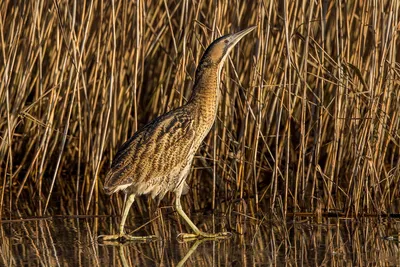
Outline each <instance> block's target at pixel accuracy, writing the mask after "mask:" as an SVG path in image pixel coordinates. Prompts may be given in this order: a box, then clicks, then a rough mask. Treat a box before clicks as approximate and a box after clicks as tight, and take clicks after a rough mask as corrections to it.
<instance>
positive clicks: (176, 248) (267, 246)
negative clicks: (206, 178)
mask: <svg viewBox="0 0 400 267" xmlns="http://www.w3.org/2000/svg"><path fill="white" fill-rule="evenodd" d="M160 214H161V213H160ZM118 221H119V218H105V217H100V218H49V219H37V220H27V221H20V222H11V223H10V222H4V221H3V222H2V223H1V224H0V227H1V228H0V230H1V235H2V238H1V241H0V242H1V243H0V250H1V253H0V254H1V256H0V265H4V266H274V265H278V266H282V265H286V266H297V265H299V266H325V265H327V266H367V265H373V266H376V265H378V266H396V265H398V264H400V260H399V259H400V251H399V243H398V242H395V241H389V240H387V238H385V237H388V236H394V237H396V236H397V235H398V233H399V226H400V223H398V222H397V221H396V220H393V219H391V220H379V219H377V218H374V219H363V220H361V221H355V220H352V219H337V218H326V219H324V220H323V223H322V224H316V223H314V222H313V220H312V219H309V218H296V220H295V221H294V220H293V219H292V218H290V220H288V221H279V220H267V219H264V220H255V219H249V218H247V219H244V218H229V219H228V218H224V217H215V216H195V218H194V221H195V223H197V224H198V226H199V228H201V229H202V230H207V231H215V230H221V229H222V230H224V229H225V228H228V230H229V231H231V232H233V236H232V237H231V238H230V239H228V240H223V241H210V240H204V241H197V242H194V241H193V242H187V243H179V242H178V241H177V239H176V235H177V234H178V233H179V232H181V231H185V232H189V229H188V228H187V226H186V225H185V224H184V223H183V221H180V220H179V218H178V217H177V216H176V214H174V213H170V214H169V215H165V214H164V215H162V214H161V215H159V216H158V217H156V218H155V219H154V220H152V221H151V222H150V223H149V224H147V225H145V226H144V227H143V228H141V229H140V230H139V231H137V232H135V234H138V235H139V234H140V235H144V234H156V235H157V236H160V240H158V241H155V242H151V243H127V244H124V245H107V244H102V243H99V242H97V238H96V237H97V236H98V235H99V234H107V233H110V231H112V230H113V229H116V228H117V225H116V223H117V222H118ZM145 222H146V221H145V220H138V219H136V220H135V221H133V220H131V221H129V222H128V226H129V225H134V226H133V227H132V228H135V227H138V226H140V225H141V224H143V223H145ZM213 228H214V230H213ZM127 229H129V227H127Z"/></svg>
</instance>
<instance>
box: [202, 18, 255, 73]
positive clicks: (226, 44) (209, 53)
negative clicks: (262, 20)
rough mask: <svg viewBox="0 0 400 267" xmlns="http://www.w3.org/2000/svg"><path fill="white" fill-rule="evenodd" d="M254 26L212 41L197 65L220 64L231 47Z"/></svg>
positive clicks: (209, 65)
mask: <svg viewBox="0 0 400 267" xmlns="http://www.w3.org/2000/svg"><path fill="white" fill-rule="evenodd" d="M255 28H256V26H253V27H250V28H247V29H245V30H242V31H240V32H237V33H233V34H227V35H224V36H222V37H220V38H218V39H216V40H215V41H214V42H212V43H211V44H210V45H209V46H208V48H207V49H206V51H205V52H204V54H203V57H202V58H201V60H200V64H199V66H201V67H203V68H204V67H211V66H218V67H220V66H222V65H223V64H224V62H225V59H226V58H227V56H228V54H229V52H230V51H231V50H232V49H233V47H234V46H235V45H236V44H237V43H238V42H239V41H240V40H241V39H242V38H243V37H244V36H245V35H246V34H248V33H249V32H251V31H252V30H254V29H255Z"/></svg>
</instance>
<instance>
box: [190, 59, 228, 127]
mask: <svg viewBox="0 0 400 267" xmlns="http://www.w3.org/2000/svg"><path fill="white" fill-rule="evenodd" d="M220 72H221V67H220V66H218V65H213V66H207V67H202V66H199V68H198V69H197V72H196V79H195V84H194V86H193V92H192V96H191V97H190V100H189V103H188V104H190V105H193V107H194V108H195V109H196V111H197V112H195V114H196V116H197V118H196V121H197V122H198V126H199V127H200V128H201V129H202V130H203V131H204V132H205V135H206V134H207V133H208V131H209V130H210V129H211V127H212V125H213V124H214V121H215V117H216V115H217V109H218V102H219V98H220V94H221V93H220V89H219V85H220V84H219V83H220Z"/></svg>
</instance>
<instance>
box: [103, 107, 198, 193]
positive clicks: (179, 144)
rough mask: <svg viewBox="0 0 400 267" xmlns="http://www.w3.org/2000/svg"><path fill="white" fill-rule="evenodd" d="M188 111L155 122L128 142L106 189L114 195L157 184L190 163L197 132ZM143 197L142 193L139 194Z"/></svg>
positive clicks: (177, 110) (121, 152)
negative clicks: (144, 185)
mask: <svg viewBox="0 0 400 267" xmlns="http://www.w3.org/2000/svg"><path fill="white" fill-rule="evenodd" d="M193 122H194V120H193V117H192V116H190V113H189V112H187V111H185V109H184V108H179V109H176V110H173V111H171V112H169V113H166V114H164V115H162V116H160V117H158V118H156V119H155V120H153V121H151V122H150V123H149V124H147V125H146V126H145V127H143V128H142V129H141V130H139V131H138V132H136V133H135V134H134V135H133V136H132V137H131V138H130V139H129V140H128V141H127V142H125V143H124V144H123V145H122V146H121V148H120V149H119V151H118V152H117V154H116V156H115V158H114V160H113V164H112V166H111V169H110V171H109V172H108V174H107V177H106V180H105V183H104V189H105V191H106V192H107V193H109V194H111V193H114V192H116V191H119V190H121V189H124V188H126V187H128V186H130V185H136V186H138V185H140V184H141V183H149V184H157V183H159V182H160V181H157V179H165V177H166V176H168V175H169V174H170V172H171V171H173V170H175V171H176V169H177V168H179V167H180V166H182V164H184V163H185V161H187V159H188V154H189V152H190V150H191V148H192V146H193V143H194V137H195V131H194V127H193ZM138 193H142V192H138Z"/></svg>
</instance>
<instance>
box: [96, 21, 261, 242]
mask: <svg viewBox="0 0 400 267" xmlns="http://www.w3.org/2000/svg"><path fill="white" fill-rule="evenodd" d="M254 28H255V27H251V28H248V29H246V30H243V31H240V32H238V33H235V34H230V35H225V36H222V37H220V38H218V39H217V40H215V41H214V42H213V43H212V44H211V45H210V46H209V47H208V48H207V50H206V51H205V52H204V55H203V57H202V59H201V60H200V63H199V66H198V67H197V70H196V77H195V84H194V87H193V92H192V96H191V97H190V99H189V101H188V102H187V104H186V105H184V106H181V107H179V108H177V109H175V110H172V111H170V112H168V113H166V114H164V115H161V116H160V117H158V118H156V119H154V120H153V121H151V122H150V123H148V124H147V125H146V126H144V127H143V128H142V129H140V130H139V131H137V132H136V133H135V134H134V135H133V136H132V137H131V138H130V139H129V140H128V141H127V142H125V143H124V144H123V145H122V147H121V148H120V150H119V151H118V153H117V154H116V156H115V158H114V161H113V164H112V166H111V169H110V171H109V172H108V174H107V177H106V179H105V183H104V190H105V192H106V193H107V194H112V193H115V192H117V191H120V190H123V191H124V192H125V194H126V195H127V196H129V198H128V200H127V201H126V203H125V207H124V211H123V215H122V220H121V224H120V229H119V230H120V231H119V234H118V235H111V236H103V239H105V240H143V239H147V238H151V237H135V236H129V235H126V234H124V225H125V220H126V217H127V215H128V213H129V209H130V206H131V205H132V203H133V201H134V198H135V196H136V195H142V194H151V196H152V197H153V198H155V197H158V199H159V200H161V199H162V198H163V197H164V195H165V194H166V193H167V192H169V191H172V192H174V193H175V194H176V202H175V206H176V209H177V211H178V213H179V214H180V215H181V216H182V217H183V218H184V219H185V221H186V222H187V223H188V224H189V226H190V227H191V228H192V230H193V231H194V232H195V234H183V236H182V237H183V238H196V237H212V238H213V237H225V236H227V233H217V234H208V233H204V232H201V231H200V230H199V229H198V228H197V227H196V226H195V225H194V224H193V222H192V221H191V220H190V219H189V218H188V217H187V215H186V214H185V213H184V212H183V210H182V208H181V204H180V196H181V195H182V194H184V193H186V192H187V190H188V186H187V184H186V182H185V179H186V177H187V176H188V174H189V172H190V167H191V165H192V161H193V157H194V155H195V153H196V151H197V149H198V148H199V146H200V144H201V142H202V140H203V139H204V138H205V136H206V135H207V134H208V132H209V131H210V129H211V127H212V125H213V124H214V121H215V117H216V114H217V108H218V99H219V95H220V90H219V83H220V74H221V69H222V66H223V63H224V61H225V59H226V57H227V55H228V54H229V52H230V51H231V50H232V48H233V47H234V46H235V44H236V43H237V42H239V40H240V39H241V38H242V37H243V36H245V35H246V34H248V33H249V32H251V31H252V30H253V29H254Z"/></svg>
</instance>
